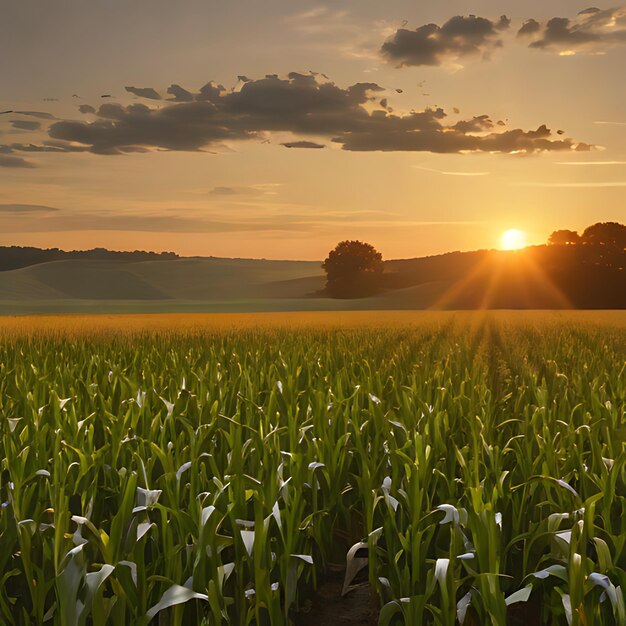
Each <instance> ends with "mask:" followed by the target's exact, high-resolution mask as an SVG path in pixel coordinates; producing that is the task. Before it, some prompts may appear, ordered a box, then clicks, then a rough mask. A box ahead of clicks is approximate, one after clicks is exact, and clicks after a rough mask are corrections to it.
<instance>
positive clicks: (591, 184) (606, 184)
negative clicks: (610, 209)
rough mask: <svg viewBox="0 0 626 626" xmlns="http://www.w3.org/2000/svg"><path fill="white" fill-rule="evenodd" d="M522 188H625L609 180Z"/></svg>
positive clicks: (620, 183)
mask: <svg viewBox="0 0 626 626" xmlns="http://www.w3.org/2000/svg"><path fill="white" fill-rule="evenodd" d="M521 185H522V186H523V187H544V188H547V189H569V188H572V189H584V188H590V189H596V188H602V187H626V181H622V180H609V181H604V182H589V183H580V182H574V183H533V182H530V183H521Z"/></svg>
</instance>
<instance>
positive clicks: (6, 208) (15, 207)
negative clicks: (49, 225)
mask: <svg viewBox="0 0 626 626" xmlns="http://www.w3.org/2000/svg"><path fill="white" fill-rule="evenodd" d="M59 210H60V209H56V208H55V207H51V206H45V205H43V204H0V213H55V212H57V211H59Z"/></svg>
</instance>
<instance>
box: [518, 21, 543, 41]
mask: <svg viewBox="0 0 626 626" xmlns="http://www.w3.org/2000/svg"><path fill="white" fill-rule="evenodd" d="M540 30H541V24H540V23H539V22H538V21H537V20H533V19H529V20H526V21H525V22H524V23H523V24H522V26H521V28H520V29H519V30H518V31H517V36H518V37H526V36H528V35H534V34H535V33H538V32H539V31H540Z"/></svg>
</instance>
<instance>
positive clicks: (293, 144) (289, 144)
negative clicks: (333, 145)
mask: <svg viewBox="0 0 626 626" xmlns="http://www.w3.org/2000/svg"><path fill="white" fill-rule="evenodd" d="M280 145H281V146H285V148H325V147H326V146H325V145H324V144H323V143H315V142H314V141H285V142H284V143H281V144H280Z"/></svg>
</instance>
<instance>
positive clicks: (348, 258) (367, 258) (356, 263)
mask: <svg viewBox="0 0 626 626" xmlns="http://www.w3.org/2000/svg"><path fill="white" fill-rule="evenodd" d="M322 268H323V269H324V271H325V272H326V288H327V289H328V291H329V293H330V294H331V295H333V296H334V297H337V298H355V297H362V296H365V295H371V294H372V293H375V292H376V291H377V290H378V288H379V286H380V281H379V276H380V275H381V274H382V272H383V257H382V254H381V253H380V252H378V251H377V250H376V248H374V246H372V245H371V244H369V243H365V242H362V241H358V240H354V241H341V242H340V243H338V244H337V245H336V246H335V248H334V249H333V250H331V251H330V252H329V254H328V258H327V259H326V260H325V261H324V262H323V263H322Z"/></svg>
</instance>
